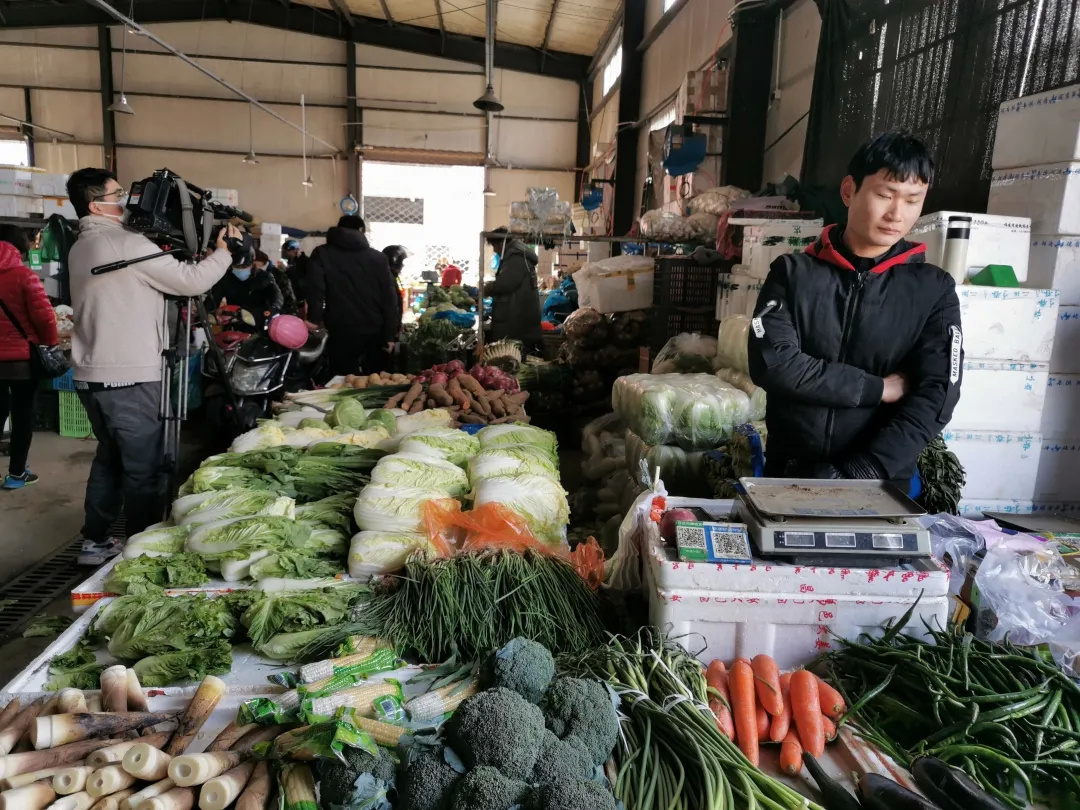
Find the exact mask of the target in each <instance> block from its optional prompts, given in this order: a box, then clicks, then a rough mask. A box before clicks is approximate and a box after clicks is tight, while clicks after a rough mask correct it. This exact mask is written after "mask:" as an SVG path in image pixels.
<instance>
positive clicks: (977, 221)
mask: <svg viewBox="0 0 1080 810" xmlns="http://www.w3.org/2000/svg"><path fill="white" fill-rule="evenodd" d="M956 216H959V217H970V218H971V236H970V239H969V241H968V252H967V265H968V269H967V277H968V278H971V277H972V276H974V275H975V274H976V273H978V272H979V271H980V270H982V269H983V268H984V267H986V266H987V265H988V264H1007V265H1010V266H1011V267H1012V269H1013V272H1014V273H1015V274H1016V278H1017V280H1018V281H1023V280H1024V279H1025V278H1027V272H1028V242H1029V241H1030V239H1031V220H1030V219H1028V218H1027V217H1008V216H994V215H993V214H973V213H968V212H966V211H938V212H937V213H934V214H927V215H926V216H922V217H919V218H918V219H917V220H915V227H913V228H912V229H911V232H910V233H909V234H908V236H907V238H908V239H910V240H911V241H913V242H922V243H924V244H925V245H926V261H928V262H930V264H936V265H937V266H938V267H941V265H942V263H943V261H944V257H945V232H946V231H947V230H948V228H949V217H956Z"/></svg>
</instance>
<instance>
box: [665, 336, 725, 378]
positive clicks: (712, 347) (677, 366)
mask: <svg viewBox="0 0 1080 810" xmlns="http://www.w3.org/2000/svg"><path fill="white" fill-rule="evenodd" d="M715 358H716V338H713V337H709V336H708V335H698V334H693V333H690V332H683V333H682V334H680V335H676V336H675V337H673V338H670V339H669V340H668V342H667V343H665V344H664V345H663V347H661V349H660V351H659V352H657V354H656V359H655V360H653V365H652V373H653V374H672V373H677V374H700V373H708V372H710V371H712V367H713V362H714V360H715Z"/></svg>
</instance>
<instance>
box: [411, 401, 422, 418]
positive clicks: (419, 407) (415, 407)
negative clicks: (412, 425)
mask: <svg viewBox="0 0 1080 810" xmlns="http://www.w3.org/2000/svg"><path fill="white" fill-rule="evenodd" d="M422 410H424V400H423V399H421V398H417V400H416V402H414V403H413V404H412V407H410V408H409V413H410V414H414V413H420V411H422Z"/></svg>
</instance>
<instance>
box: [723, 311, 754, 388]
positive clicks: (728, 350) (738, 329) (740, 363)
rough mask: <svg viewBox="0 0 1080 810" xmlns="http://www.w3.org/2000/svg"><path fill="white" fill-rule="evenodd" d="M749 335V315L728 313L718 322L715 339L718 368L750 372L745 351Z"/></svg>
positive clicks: (744, 372)
mask: <svg viewBox="0 0 1080 810" xmlns="http://www.w3.org/2000/svg"><path fill="white" fill-rule="evenodd" d="M749 337H750V316H749V315H728V316H727V317H726V318H724V320H722V321H721V322H720V333H719V335H718V336H717V340H716V362H717V364H718V365H719V366H720V368H733V369H735V370H736V371H741V372H742V373H743V374H749V373H750V360H749V359H748V357H747V353H746V342H747V340H748V339H749Z"/></svg>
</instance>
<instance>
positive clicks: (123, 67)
mask: <svg viewBox="0 0 1080 810" xmlns="http://www.w3.org/2000/svg"><path fill="white" fill-rule="evenodd" d="M128 17H130V18H131V19H135V0H131V7H130V9H129V10H128ZM129 30H131V29H129V28H128V27H127V26H126V25H125V26H124V38H123V41H122V43H121V47H122V50H121V52H120V100H119V101H114V102H113V103H112V104H110V105H109V112H111V113H122V114H123V115H134V114H135V110H133V109H132V108H131V105H130V104H128V100H127V95H125V94H124V77H125V76H126V75H127V35H128V31H129ZM132 33H135V32H134V31H132Z"/></svg>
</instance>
